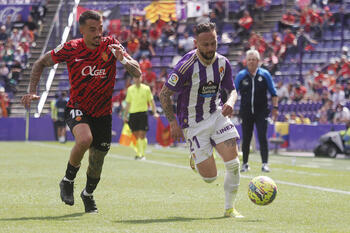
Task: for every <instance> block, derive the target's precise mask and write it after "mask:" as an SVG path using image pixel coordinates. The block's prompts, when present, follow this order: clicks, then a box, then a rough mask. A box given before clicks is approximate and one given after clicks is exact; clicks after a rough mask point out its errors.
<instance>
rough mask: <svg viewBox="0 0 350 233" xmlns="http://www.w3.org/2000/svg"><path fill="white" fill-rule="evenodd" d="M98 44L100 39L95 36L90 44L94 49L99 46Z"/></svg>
mask: <svg viewBox="0 0 350 233" xmlns="http://www.w3.org/2000/svg"><path fill="white" fill-rule="evenodd" d="M100 43H101V37H100V36H97V37H95V38H94V39H93V40H92V44H93V45H94V46H96V47H98V46H100Z"/></svg>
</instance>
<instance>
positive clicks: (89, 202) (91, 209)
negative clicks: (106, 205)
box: [80, 190, 98, 213]
mask: <svg viewBox="0 0 350 233" xmlns="http://www.w3.org/2000/svg"><path fill="white" fill-rule="evenodd" d="M80 197H81V199H82V200H83V203H84V207H85V213H97V212H98V211H97V207H96V203H95V200H94V196H93V195H91V196H85V195H84V190H83V191H82V192H81V194H80Z"/></svg>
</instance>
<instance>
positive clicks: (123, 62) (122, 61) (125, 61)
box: [120, 57, 127, 65]
mask: <svg viewBox="0 0 350 233" xmlns="http://www.w3.org/2000/svg"><path fill="white" fill-rule="evenodd" d="M120 63H122V64H123V65H125V64H126V63H127V60H126V59H125V57H123V60H121V61H120Z"/></svg>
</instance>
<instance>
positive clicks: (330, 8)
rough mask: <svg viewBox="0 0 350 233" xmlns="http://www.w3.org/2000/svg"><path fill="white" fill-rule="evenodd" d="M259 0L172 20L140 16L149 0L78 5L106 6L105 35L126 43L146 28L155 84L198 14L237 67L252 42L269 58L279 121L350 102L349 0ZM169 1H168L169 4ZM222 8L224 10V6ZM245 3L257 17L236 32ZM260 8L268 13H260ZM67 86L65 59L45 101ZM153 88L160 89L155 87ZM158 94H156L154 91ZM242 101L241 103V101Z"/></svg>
mask: <svg viewBox="0 0 350 233" xmlns="http://www.w3.org/2000/svg"><path fill="white" fill-rule="evenodd" d="M258 2H259V4H261V3H262V4H263V5H259V4H258V5H256V1H254V0H249V1H236V0H233V1H232V0H226V1H209V9H211V13H210V15H206V14H204V15H197V17H192V18H187V19H186V20H178V21H176V20H170V21H169V17H168V15H167V16H165V17H164V19H162V18H160V19H158V16H157V15H155V16H152V17H156V18H153V19H152V20H145V17H143V15H145V14H146V16H147V14H148V13H149V12H150V10H152V9H151V7H150V6H149V5H150V4H151V3H152V1H142V4H137V3H140V2H139V1H120V2H115V1H101V2H99V4H96V3H95V2H94V1H88V0H84V1H81V3H80V8H79V9H78V12H79V11H80V10H84V9H94V10H100V11H102V12H103V14H104V16H105V23H106V25H105V28H106V29H107V31H106V34H109V33H110V34H113V35H115V36H116V37H117V38H119V39H120V41H123V42H124V45H125V47H126V48H127V49H129V48H128V46H127V42H128V39H127V38H128V37H129V36H130V35H131V34H134V35H135V38H136V39H138V40H140V39H141V37H142V34H147V35H149V36H148V38H147V39H148V42H149V43H151V45H152V46H153V49H154V51H153V52H152V51H150V53H147V54H150V55H149V60H150V63H151V69H152V71H153V72H155V74H156V76H157V79H156V83H162V82H163V81H164V77H163V76H162V80H160V76H161V71H163V70H165V71H166V72H167V73H169V70H170V68H171V67H172V65H173V64H174V63H175V62H176V60H177V59H178V58H179V56H181V55H183V53H184V49H183V48H182V47H181V48H179V47H178V44H180V40H184V38H185V37H186V38H187V35H184V32H186V33H188V35H189V36H192V35H193V32H192V27H193V25H194V24H195V23H196V22H197V21H198V20H211V21H214V22H216V23H217V25H218V28H219V30H220V34H219V35H218V40H219V44H218V52H219V53H221V54H223V55H226V56H227V57H228V58H229V60H230V61H231V64H232V67H233V70H234V72H235V73H236V72H237V71H238V70H239V69H241V68H242V67H243V66H244V64H245V61H244V51H245V50H247V49H248V48H250V47H252V46H254V47H255V48H256V49H257V50H258V51H259V52H260V54H261V55H262V57H263V59H264V64H263V66H265V67H266V68H267V69H269V70H270V71H271V73H272V74H273V78H274V79H275V81H276V83H277V82H280V83H281V87H279V88H283V89H286V92H285V93H286V99H284V100H283V101H281V102H280V106H279V110H280V113H281V114H280V116H279V120H280V121H291V119H290V117H291V115H294V113H295V115H296V116H297V117H299V118H301V119H305V118H308V120H309V121H310V122H314V123H316V122H318V121H320V118H321V116H322V114H323V113H322V111H323V110H322V108H323V106H324V104H325V103H326V102H327V100H328V99H330V100H332V101H333V103H332V105H331V107H330V108H331V112H333V115H334V114H335V112H336V109H337V105H338V104H339V103H341V104H343V105H344V107H345V108H346V107H348V108H349V107H350V102H349V73H350V71H349V48H350V28H349V23H350V17H349V12H350V2H349V1H343V2H342V3H339V2H338V1H329V2H328V4H327V5H323V3H319V4H316V3H314V4H313V5H306V6H300V4H299V5H298V4H295V1H293V0H286V1H282V0H272V1H269V2H268V1H266V2H265V1H258ZM297 2H298V1H297ZM300 2H301V1H300ZM303 2H305V1H303ZM58 3H59V1H54V0H52V1H49V2H48V4H47V16H46V17H45V20H44V23H43V30H42V33H41V35H40V36H39V37H38V38H37V40H36V43H37V44H38V45H37V46H36V47H35V48H33V49H32V54H31V57H30V58H29V59H28V61H29V66H30V65H31V64H32V62H33V61H34V60H35V59H36V58H37V57H38V56H39V55H40V54H41V51H40V50H39V48H42V47H43V46H42V44H39V43H42V40H43V39H44V38H45V36H48V29H47V28H48V27H49V25H51V23H52V19H53V17H54V14H55V12H56V11H58V12H59V14H60V22H59V23H60V27H64V26H65V25H66V22H65V21H66V20H64V19H66V18H67V17H66V15H65V14H67V13H65V11H63V8H64V7H62V6H61V7H60V6H59V4H58ZM317 3H318V2H317ZM223 6H224V7H223ZM67 7H68V8H69V4H68V5H67V6H65V8H67ZM171 7H172V6H170V7H169V6H167V7H166V8H169V9H170V11H171ZM301 7H302V8H301ZM169 9H167V10H169ZM223 9H225V12H221V13H220V11H222V10H223ZM244 10H247V11H248V12H250V15H251V16H252V19H253V24H252V26H251V28H249V30H248V31H247V33H248V34H246V35H243V36H239V35H238V34H237V31H238V30H239V27H238V26H237V23H238V22H239V19H240V18H242V16H243V13H244ZM257 11H259V12H258V13H259V14H258V13H257ZM261 11H262V12H263V14H260V12H261ZM147 12H148V13H147ZM215 13H216V15H215ZM287 14H289V15H292V16H293V17H294V19H293V20H291V21H290V25H289V24H283V25H282V26H281V23H280V21H281V22H285V21H283V19H286V18H285V17H287V16H285V15H287ZM165 21H169V23H167V22H165ZM309 22H311V23H309ZM318 25H321V26H318ZM286 28H287V29H288V28H289V29H290V31H288V33H289V34H288V36H286V32H287V31H285V29H286ZM74 29H75V31H72V32H71V38H74V37H78V36H79V35H78V33H77V28H76V27H75V28H74ZM55 33H56V34H59V32H54V33H53V34H55ZM235 35H236V36H235ZM51 36H52V35H51ZM49 41H50V42H49V44H48V47H47V50H48V49H52V48H54V46H56V45H57V44H59V43H58V42H57V40H55V39H53V38H50V40H49ZM135 54H138V55H135V56H137V58H138V59H141V56H142V55H141V54H140V53H135ZM118 67H119V68H121V71H120V72H118V74H117V82H116V86H115V95H118V94H119V93H120V92H123V91H125V88H127V86H128V85H129V84H130V77H128V75H127V73H125V70H123V69H122V66H121V65H120V64H119V63H118ZM332 67H333V69H332ZM332 71H333V72H334V73H332ZM28 77H29V69H25V70H24V71H23V72H22V79H21V80H20V82H19V84H18V86H17V90H18V91H17V93H16V94H15V95H14V96H12V99H11V102H12V106H11V115H12V116H16V115H21V114H22V115H23V109H21V106H20V105H19V98H20V96H21V95H23V93H24V92H25V91H26V90H25V88H26V87H27V85H28ZM336 84H339V85H340V89H341V90H342V92H343V93H344V94H343V95H342V96H344V97H339V98H340V99H337V100H335V99H334V98H335V97H334V96H335V94H334V93H336V91H335V87H336ZM44 85H45V83H44V82H43V83H41V90H42V88H43V86H44ZM68 87H69V85H68V76H67V73H66V71H65V66H64V65H62V64H61V65H60V66H59V67H58V69H57V72H56V76H55V79H54V82H53V84H52V86H51V90H52V93H50V95H49V98H48V100H51V99H52V98H53V96H54V94H55V92H59V91H62V90H67V89H68ZM305 89H306V92H305ZM324 92H327V93H328V94H327V96H326V97H323V96H324ZM153 93H154V94H155V95H157V91H154V92H153ZM119 96H120V95H119ZM10 97H11V96H10ZM155 97H156V98H155V99H156V100H157V96H155ZM332 98H333V99H332ZM118 101H119V99H118ZM334 101H335V102H334ZM344 101H345V103H344ZM47 103H49V101H47ZM237 106H238V104H236V108H237ZM236 110H237V109H236ZM48 112H49V106H48V104H46V105H45V108H44V111H43V113H44V114H46V113H48ZM330 115H332V114H331V113H330ZM333 120H334V119H331V118H330V119H328V120H327V121H326V122H328V123H330V122H332V123H333ZM306 121H307V120H305V122H306Z"/></svg>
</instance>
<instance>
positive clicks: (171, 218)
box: [114, 216, 262, 224]
mask: <svg viewBox="0 0 350 233" xmlns="http://www.w3.org/2000/svg"><path fill="white" fill-rule="evenodd" d="M215 219H226V217H224V216H220V217H213V218H185V217H169V218H160V219H140V220H137V219H135V220H120V221H114V222H115V223H127V224H147V223H162V222H191V221H196V220H215ZM237 220H238V221H240V222H262V221H261V220H258V219H254V220H253V219H244V218H243V219H237Z"/></svg>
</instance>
